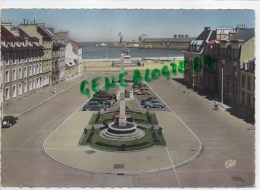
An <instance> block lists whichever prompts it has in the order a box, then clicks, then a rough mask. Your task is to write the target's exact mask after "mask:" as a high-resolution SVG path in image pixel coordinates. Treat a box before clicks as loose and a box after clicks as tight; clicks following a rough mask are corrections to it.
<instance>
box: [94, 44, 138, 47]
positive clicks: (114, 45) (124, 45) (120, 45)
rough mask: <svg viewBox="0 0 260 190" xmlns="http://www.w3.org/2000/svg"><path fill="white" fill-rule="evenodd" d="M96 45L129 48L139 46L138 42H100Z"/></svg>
mask: <svg viewBox="0 0 260 190" xmlns="http://www.w3.org/2000/svg"><path fill="white" fill-rule="evenodd" d="M96 47H119V48H121V47H127V48H137V47H139V44H138V43H100V44H96Z"/></svg>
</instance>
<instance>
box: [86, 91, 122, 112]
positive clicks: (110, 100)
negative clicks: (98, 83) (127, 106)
mask: <svg viewBox="0 0 260 190" xmlns="http://www.w3.org/2000/svg"><path fill="white" fill-rule="evenodd" d="M116 102H117V98H116V95H115V94H112V93H108V92H106V91H99V92H96V93H95V94H94V95H93V97H92V98H91V100H90V101H89V102H88V103H87V104H85V105H84V106H83V109H82V110H83V111H106V110H107V109H108V108H110V107H112V106H114V105H115V103H116Z"/></svg>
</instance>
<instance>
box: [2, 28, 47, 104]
mask: <svg viewBox="0 0 260 190" xmlns="http://www.w3.org/2000/svg"><path fill="white" fill-rule="evenodd" d="M42 57H43V47H42V46H41V45H40V43H39V39H38V38H36V37H30V36H28V35H25V34H24V32H23V31H22V30H20V29H19V28H16V27H12V25H11V23H5V24H2V25H1V62H2V70H3V71H2V73H3V87H2V88H3V100H4V101H6V102H11V101H13V100H15V99H18V98H19V99H20V98H22V97H24V96H28V95H30V94H32V93H33V92H35V91H36V90H37V89H39V88H41V87H43V86H44V74H43V69H42V67H43V61H42Z"/></svg>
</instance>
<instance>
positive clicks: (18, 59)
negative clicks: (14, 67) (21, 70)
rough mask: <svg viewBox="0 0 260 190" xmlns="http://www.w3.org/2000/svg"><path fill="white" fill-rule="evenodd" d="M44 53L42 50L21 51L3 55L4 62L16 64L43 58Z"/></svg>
mask: <svg viewBox="0 0 260 190" xmlns="http://www.w3.org/2000/svg"><path fill="white" fill-rule="evenodd" d="M42 55H43V53H42V52H41V51H32V52H23V53H22V52H20V53H5V54H4V56H3V57H2V61H3V63H4V64H6V65H9V64H16V63H23V62H28V61H35V60H41V59H42Z"/></svg>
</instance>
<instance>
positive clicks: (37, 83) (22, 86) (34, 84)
mask: <svg viewBox="0 0 260 190" xmlns="http://www.w3.org/2000/svg"><path fill="white" fill-rule="evenodd" d="M49 83H50V77H49V76H45V77H37V78H34V79H31V80H29V81H24V82H23V83H19V84H18V85H16V84H14V85H12V86H11V87H6V88H5V100H9V99H10V98H15V97H16V96H17V95H18V96H19V95H22V94H24V93H26V92H28V91H31V90H34V89H37V88H41V87H43V86H45V85H48V84H49ZM10 88H11V89H10Z"/></svg>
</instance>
